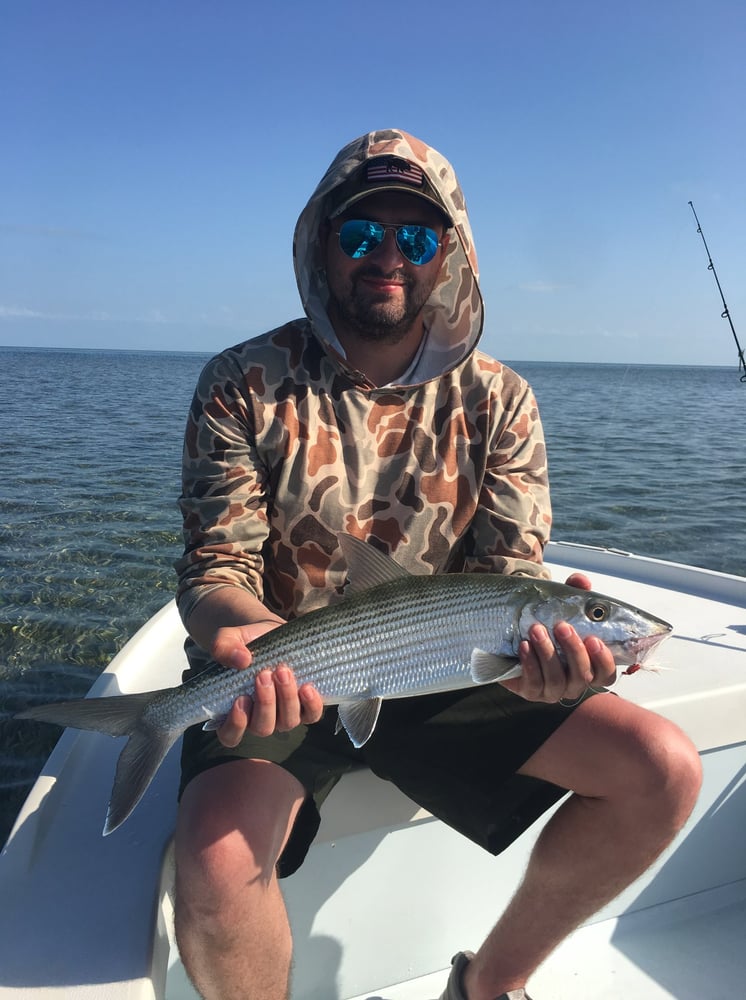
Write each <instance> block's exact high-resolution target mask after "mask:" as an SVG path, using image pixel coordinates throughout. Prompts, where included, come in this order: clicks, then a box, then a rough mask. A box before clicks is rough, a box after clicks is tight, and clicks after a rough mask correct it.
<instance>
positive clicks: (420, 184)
mask: <svg viewBox="0 0 746 1000" xmlns="http://www.w3.org/2000/svg"><path fill="white" fill-rule="evenodd" d="M378 191H405V192H406V193H407V194H414V195H417V196H418V197H419V198H424V199H425V201H429V202H430V204H431V205H434V206H435V207H436V208H437V209H438V211H439V212H440V213H441V214H442V215H443V216H444V218H445V220H446V222H447V224H448V225H449V226H452V225H453V219H452V218H451V216H450V214H449V212H448V211H447V210H446V208H445V207H444V205H443V201H442V199H441V197H440V196H439V194H438V192H437V191H436V190H435V188H434V187H433V186H432V184H431V183H430V181H429V180H428V179H427V177H426V176H425V173H424V171H423V170H422V167H420V166H418V164H416V163H412V162H411V161H410V160H405V159H403V158H402V157H400V156H377V157H373V159H370V160H367V161H366V162H365V163H363V165H362V166H361V167H360V168H359V169H358V170H356V171H355V173H354V174H353V175H352V177H349V178H348V179H347V180H346V181H343V183H342V184H340V185H339V186H338V187H336V188H335V189H334V190H333V191H332V192H331V194H330V197H329V204H330V207H329V210H328V218H330V219H334V218H336V216H338V215H341V214H342V212H346V211H347V209H348V208H350V206H351V205H354V204H355V202H358V201H361V200H362V199H363V198H367V197H368V196H369V195H371V194H375V193H376V192H378Z"/></svg>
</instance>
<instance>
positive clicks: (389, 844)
mask: <svg viewBox="0 0 746 1000" xmlns="http://www.w3.org/2000/svg"><path fill="white" fill-rule="evenodd" d="M548 555H549V560H550V563H551V564H552V567H553V572H554V576H555V578H556V579H564V577H565V576H566V575H567V573H569V571H570V570H573V569H582V570H584V571H585V572H587V573H588V574H589V575H590V576H591V578H592V580H593V584H594V587H595V589H597V590H599V591H606V592H607V593H610V594H613V595H615V596H617V597H619V598H621V599H624V600H628V601H630V602H632V603H635V604H638V605H640V606H641V607H644V608H647V609H649V610H650V611H652V612H653V613H655V614H658V615H659V616H660V617H662V618H665V619H667V620H669V621H671V622H672V623H673V624H674V626H675V635H674V637H673V638H672V639H670V640H669V641H668V642H666V643H665V644H664V646H663V647H662V648H661V652H660V659H661V661H662V665H663V666H666V667H670V669H667V670H662V671H661V672H660V673H644V672H642V671H641V672H638V673H637V674H635V675H633V676H631V677H622V678H620V680H619V682H618V685H617V687H618V690H619V693H620V694H622V695H624V696H625V697H629V698H630V699H633V700H635V701H639V702H641V703H643V704H645V705H648V706H649V707H651V708H653V709H655V710H657V711H660V712H661V713H662V714H665V715H667V716H669V717H671V718H673V719H674V720H675V721H676V722H678V723H679V725H681V726H682V727H683V728H684V729H685V730H686V731H687V732H688V733H689V734H690V735H691V736H692V738H693V739H694V740H695V742H696V743H697V746H698V748H699V749H700V751H701V753H702V757H703V763H704V768H705V786H704V789H703V793H702V796H701V798H700V801H699V803H698V806H697V809H696V811H695V814H694V815H693V817H692V819H691V821H690V823H689V824H688V826H687V827H686V829H685V830H684V831H683V832H682V834H681V835H680V837H679V838H678V840H677V841H676V843H675V844H674V845H673V846H672V848H671V849H670V850H669V851H668V852H667V853H666V855H665V856H664V857H663V858H662V859H660V861H659V862H658V864H657V865H656V866H655V867H654V868H653V869H652V870H651V871H650V872H649V873H648V874H647V875H646V876H645V877H644V878H643V879H642V880H640V882H638V883H636V884H635V885H634V886H632V887H631V888H630V889H629V890H628V891H627V892H626V893H624V894H623V896H622V897H620V898H619V899H618V900H616V901H615V902H614V904H613V905H612V906H610V907H608V908H607V909H606V910H605V911H604V912H602V913H601V914H599V915H598V917H597V918H596V919H595V920H594V921H593V922H592V923H591V924H589V925H588V926H587V927H584V928H582V929H581V930H580V931H578V932H577V933H576V934H575V935H573V937H572V938H570V939H569V940H568V941H567V942H566V943H565V944H564V945H563V946H562V947H561V948H560V949H559V950H558V951H557V952H556V953H555V954H554V955H552V956H551V957H550V959H549V960H548V961H547V963H546V964H545V965H544V966H543V967H542V968H541V969H540V970H539V971H538V972H537V974H536V976H535V977H534V979H533V980H532V982H531V987H530V989H531V994H532V996H534V997H535V1000H564V998H568V1000H569V998H573V1000H584V998H588V1000H591V998H592V1000H604V998H609V1000H611V998H614V1000H628V998H635V1000H637V998H642V1000H658V998H663V997H674V998H677V1000H705V998H706V1000H720V998H723V1000H725V998H728V1000H733V998H740V997H746V986H744V983H746V842H745V841H744V833H743V831H744V830H745V829H746V580H745V579H742V578H735V577H727V576H723V575H721V574H715V573H707V572H704V571H697V570H693V569H687V568H682V567H676V566H671V565H670V564H665V563H660V562H658V561H656V560H646V559H640V558H638V557H627V556H623V555H613V554H611V555H610V554H609V553H606V552H603V551H600V550H593V549H587V548H585V547H579V546H561V545H559V546H558V545H554V546H551V547H550V551H549V553H548ZM182 638H183V633H182V631H181V628H180V625H179V623H178V618H177V616H176V613H175V609H174V608H173V605H169V606H167V607H166V608H164V610H163V611H162V612H161V613H160V614H159V615H158V616H156V617H155V618H154V619H153V620H151V622H150V623H148V625H147V626H146V628H145V629H143V630H141V632H140V633H138V635H137V636H136V637H135V638H134V639H133V640H132V641H131V642H130V643H129V644H128V646H127V647H126V648H125V649H124V650H123V651H122V653H120V654H119V656H118V657H117V658H116V659H115V661H114V662H113V663H112V665H111V666H110V668H109V669H108V670H107V671H106V672H105V673H104V674H103V675H102V677H101V678H100V679H99V680H98V681H97V683H96V685H95V688H94V692H93V693H95V694H97V695H102V694H105V693H116V692H118V691H122V692H124V691H131V690H146V689H149V688H154V687H160V686H165V685H167V684H173V683H177V682H178V680H179V677H180V673H181V669H182V667H183V653H182V650H181V641H182ZM120 748H121V743H120V741H114V740H110V739H109V738H107V737H104V736H100V735H98V734H93V733H78V732H72V731H67V732H66V733H65V734H64V735H63V737H62V738H61V740H60V742H59V743H58V745H57V747H56V749H55V751H54V752H53V754H52V756H51V757H50V759H49V761H48V763H47V765H46V767H45V769H44V772H43V774H42V776H41V777H40V779H39V782H38V783H37V784H36V786H35V787H34V789H33V790H32V793H31V795H30V797H29V799H28V801H27V803H26V805H25V807H24V810H23V811H22V813H21V815H20V816H19V818H18V822H17V823H16V826H15V827H14V830H13V832H12V834H11V836H10V838H9V841H8V843H7V845H6V847H5V848H4V850H3V852H2V855H0V899H1V900H2V905H0V1000H5V998H6V997H7V998H11V997H12V998H16V1000H18V998H26V997H27V998H29V1000H42V998H46V997H55V998H65V1000H193V998H194V997H195V996H196V994H195V993H194V991H193V990H192V989H191V987H190V986H189V985H188V984H187V983H186V980H185V978H184V974H183V969H182V968H181V965H180V963H179V962H178V955H177V954H176V953H175V950H174V949H173V948H172V946H171V944H172V930H171V916H172V913H171V899H170V888H171V872H170V853H169V843H170V835H171V830H172V828H173V821H174V816H175V800H174V791H175V786H176V781H177V774H178V759H177V754H176V753H174V752H172V753H171V754H170V755H169V757H168V759H167V761H166V762H165V763H164V765H163V767H162V768H161V770H160V772H159V774H158V775H157V777H156V780H155V781H154V783H153V785H152V786H151V788H150V789H149V790H148V792H147V793H146V796H145V798H144V799H143V801H142V803H141V804H140V806H139V807H138V808H137V809H136V810H135V812H134V814H133V815H132V817H131V818H130V819H129V820H128V821H127V823H125V824H124V826H123V827H122V828H121V829H120V830H118V831H116V832H115V833H114V834H113V835H112V836H110V837H107V838H102V837H101V835H100V833H101V828H102V825H103V820H104V814H105V810H106V802H107V801H108V797H109V792H110V788H111V783H112V778H113V772H114V765H115V762H116V758H117V756H118V754H119V751H120ZM540 825H541V824H537V827H538V826H540ZM534 837H535V831H534V830H530V831H528V832H527V833H526V834H525V835H524V836H523V837H522V838H520V840H519V841H517V842H516V843H515V844H514V845H512V846H511V847H510V848H509V849H508V851H506V852H504V853H503V854H502V855H501V856H500V857H499V858H497V859H493V858H491V857H490V856H489V855H487V854H485V853H484V852H482V851H480V850H479V849H478V848H475V847H473V846H472V845H470V844H469V843H468V842H466V841H464V840H463V838H460V837H459V836H458V835H457V834H455V833H454V832H453V831H451V830H449V829H448V828H447V827H444V826H443V824H441V823H438V822H437V821H435V820H433V819H432V818H431V817H429V816H428V815H427V814H425V813H423V812H422V811H420V810H418V809H417V807H416V806H415V805H414V804H413V803H411V802H409V801H408V800H407V799H406V798H404V797H403V796H402V795H401V794H400V793H398V792H397V791H396V790H395V789H393V788H391V787H389V786H387V785H385V784H384V783H382V782H379V781H377V780H376V779H375V778H373V776H372V775H370V774H369V773H368V772H366V771H360V772H357V773H355V774H353V775H350V776H349V777H348V778H346V779H345V780H344V781H343V782H341V783H340V785H339V786H338V788H337V789H335V791H334V793H333V794H332V796H331V797H330V799H329V802H328V804H327V807H325V810H324V819H323V823H322V829H321V831H320V835H319V838H318V840H317V843H316V844H315V845H314V847H313V849H312V852H311V855H310V856H309V859H308V861H307V863H306V864H305V865H304V866H303V868H302V869H301V870H300V871H299V872H298V873H297V874H296V875H294V876H293V877H292V878H290V879H288V880H287V881H286V883H285V892H286V896H287V899H288V906H289V911H290V914H291V921H292V924H293V928H294V934H295V940H296V970H295V980H294V987H293V1000H436V998H437V997H438V996H439V994H440V992H441V990H442V989H443V985H444V983H445V979H446V976H447V966H448V963H449V961H450V957H451V955H452V954H453V953H454V952H455V951H458V950H459V949H462V948H465V949H468V948H474V947H476V946H477V945H478V944H479V942H480V940H481V939H482V937H483V936H484V934H485V933H486V932H487V930H488V929H489V927H490V926H491V924H492V922H493V921H494V919H495V917H496V916H497V914H498V913H499V911H500V910H501V909H502V907H503V905H504V903H505V901H506V900H507V898H508V897H509V895H510V894H511V892H512V890H513V888H514V886H515V884H516V883H517V881H518V880H519V878H520V874H521V872H522V870H523V867H524V865H525V861H526V858H527V856H528V852H529V851H530V848H531V844H532V842H533V839H534ZM164 858H165V863H164Z"/></svg>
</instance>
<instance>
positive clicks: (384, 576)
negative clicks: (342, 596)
mask: <svg viewBox="0 0 746 1000" xmlns="http://www.w3.org/2000/svg"><path fill="white" fill-rule="evenodd" d="M338 538H339V547H340V548H341V549H342V553H343V555H344V557H345V560H346V561H347V571H348V576H349V581H348V584H347V587H346V590H345V593H346V594H359V593H362V591H364V590H369V589H370V588H371V587H377V586H378V585H379V584H381V583H391V581H392V580H403V579H406V578H407V577H409V576H411V575H412V574H411V573H410V572H409V571H408V570H406V569H404V567H403V566H400V565H399V563H398V562H396V560H394V559H392V558H391V556H387V555H386V554H385V553H384V552H381V551H380V550H379V549H377V548H374V546H372V545H368V543H367V542H363V541H362V540H361V539H359V538H355V536H354V535H347V534H344V533H340V534H339V535H338Z"/></svg>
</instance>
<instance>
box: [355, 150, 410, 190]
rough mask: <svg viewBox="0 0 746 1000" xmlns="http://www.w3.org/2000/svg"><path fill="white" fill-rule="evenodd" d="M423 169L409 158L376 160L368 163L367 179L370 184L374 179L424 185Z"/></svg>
mask: <svg viewBox="0 0 746 1000" xmlns="http://www.w3.org/2000/svg"><path fill="white" fill-rule="evenodd" d="M422 176H423V175H422V170H421V169H420V167H418V166H417V164H415V163H409V162H408V161H407V160H400V159H396V158H393V157H392V158H390V159H385V160H374V161H373V163H370V164H368V169H367V173H366V175H365V179H366V180H367V181H368V183H369V184H370V183H371V182H373V181H378V182H379V183H380V182H381V181H396V182H397V183H404V184H412V185H413V186H414V187H422Z"/></svg>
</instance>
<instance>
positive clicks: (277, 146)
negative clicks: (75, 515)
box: [0, 0, 746, 365]
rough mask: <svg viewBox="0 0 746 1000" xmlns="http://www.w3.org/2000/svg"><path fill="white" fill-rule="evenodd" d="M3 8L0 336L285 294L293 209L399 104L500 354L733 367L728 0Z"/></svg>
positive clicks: (233, 337)
mask: <svg viewBox="0 0 746 1000" xmlns="http://www.w3.org/2000/svg"><path fill="white" fill-rule="evenodd" d="M1 22H2V28H1V30H0V110H1V113H2V121H3V127H2V134H3V137H4V143H3V146H4V151H3V155H2V157H0V345H28V346H48V347H85V348H90V347H93V348H97V347H98V348H124V349H137V348H147V349H156V350H185V351H204V352H212V351H216V350H219V349H220V348H221V347H224V346H227V345H229V344H232V343H236V342H237V341H240V340H243V339H245V338H246V337H250V336H253V335H255V334H257V333H260V332H262V331H263V330H265V329H267V328H270V327H272V326H276V325H278V324H279V323H281V322H284V321H285V320H287V319H289V318H292V317H294V316H297V315H299V314H300V312H301V307H300V303H299V299H298V294H297V289H296V287H295V281H294V277H293V271H292V262H291V240H292V231H293V227H294V224H295V220H296V218H297V216H298V214H299V212H300V210H301V208H302V207H303V205H304V203H305V201H306V199H307V198H308V196H309V195H310V193H311V191H312V189H313V188H314V186H315V184H316V182H317V181H318V179H319V177H320V176H321V174H322V173H323V171H324V170H325V169H326V167H327V165H328V163H329V161H330V160H331V159H332V157H333V155H334V153H335V152H336V151H337V149H339V148H340V147H341V146H342V145H343V144H344V143H345V142H347V141H348V140H349V139H351V138H353V137H354V136H356V135H359V134H361V133H363V132H366V131H368V130H370V129H373V128H387V127H399V128H404V129H406V130H408V131H410V132H413V133H414V134H416V135H418V136H419V137H421V138H423V139H425V140H426V141H428V142H430V143H431V144H432V145H434V146H436V147H437V148H438V149H440V150H441V152H443V153H444V154H445V155H446V156H447V157H448V158H449V159H450V160H451V162H452V163H453V164H454V166H455V168H456V171H457V173H458V174H459V177H460V180H461V183H462V186H463V188H464V191H465V194H466V198H467V203H468V206H469V210H470V215H471V218H472V224H473V227H474V231H475V238H476V244H477V250H478V253H479V261H480V269H481V274H482V288H483V292H484V296H485V299H486V302H487V324H486V332H485V336H484V339H483V347H484V348H485V349H486V350H488V351H489V352H490V353H492V354H495V355H496V356H498V357H500V358H504V359H508V360H510V359H513V360H548V361H562V360H570V361H604V362H619V363H630V362H635V363H637V362H639V363H654V364H725V365H730V364H733V365H737V361H738V359H737V353H736V347H735V343H734V341H733V336H732V333H731V331H730V328H729V326H728V324H727V322H726V321H725V320H723V319H721V318H720V311H721V309H722V306H721V303H720V299H719V296H718V292H717V287H716V285H715V282H714V280H713V277H712V275H711V274H710V273H709V272H708V271H707V259H706V255H705V251H704V247H703V246H702V244H701V241H700V238H699V236H698V235H697V232H696V224H695V222H694V218H693V216H692V214H691V209H690V208H689V205H688V202H689V201H690V200H692V201H693V202H694V206H695V208H696V210H697V213H698V215H699V218H700V222H701V223H702V227H703V229H704V232H705V236H706V237H707V240H708V243H709V246H710V250H711V252H712V255H713V258H714V260H715V265H716V268H717V271H718V275H719V277H720V281H721V284H722V286H723V289H724V292H725V295H726V300H727V302H728V305H729V308H730V311H731V315H732V317H733V321H734V324H735V328H736V332H737V333H738V335H739V339H740V341H741V344H742V346H746V281H744V276H745V275H746V156H745V155H744V154H745V152H746V128H745V127H744V126H745V125H746V110H745V109H746V60H745V59H744V55H743V53H744V51H745V50H746V4H744V3H743V0H709V2H708V3H706V4H705V3H702V2H701V0H697V2H693V0H678V2H677V0H628V2H625V3H623V4H622V3H610V2H605V0H595V2H585V0H567V2H563V0H523V2H521V3H515V2H514V0H513V2H506V0H491V2H489V0H475V2H470V0H463V2H461V3H458V4H454V3H447V2H445V0H428V2H427V3H423V2H420V3H414V2H407V0H400V2H399V3H389V2H387V0H379V2H378V3H376V4H374V5H370V4H358V3H354V2H349V0H348V2H346V3H341V2H337V0H330V2H324V0H318V2H316V3H308V2H305V0H298V2H294V0H286V2H282V0H275V2H273V3H270V4H260V3H258V2H255V0H250V2H249V0H247V2H238V0H222V2H221V0H215V2H214V3H206V2H204V0H201V2H196V0H181V2H178V3H177V2H170V3H169V2H163V0H162V2H158V0H149V2H144V0H129V2H128V3H126V4H125V3H121V4H113V3H112V4H104V3H101V2H100V0H67V2H64V3H60V2H56V0H24V2H22V3H10V2H7V3H4V4H3V6H2V15H1Z"/></svg>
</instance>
